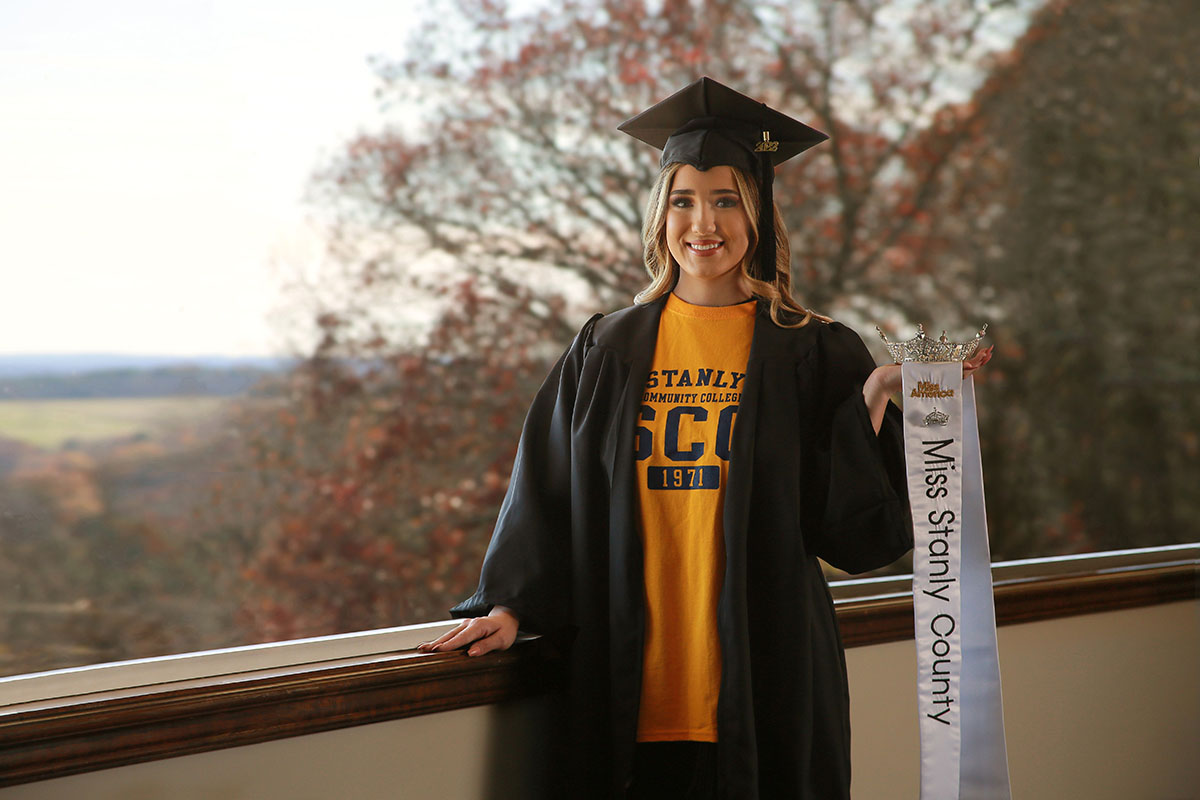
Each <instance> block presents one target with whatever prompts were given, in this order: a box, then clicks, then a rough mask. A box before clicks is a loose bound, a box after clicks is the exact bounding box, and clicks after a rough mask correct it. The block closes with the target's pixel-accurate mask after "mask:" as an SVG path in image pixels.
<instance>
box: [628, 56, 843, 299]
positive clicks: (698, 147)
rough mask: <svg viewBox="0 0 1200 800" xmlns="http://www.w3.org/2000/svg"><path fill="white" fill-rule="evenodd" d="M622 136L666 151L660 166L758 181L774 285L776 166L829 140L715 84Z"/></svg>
mask: <svg viewBox="0 0 1200 800" xmlns="http://www.w3.org/2000/svg"><path fill="white" fill-rule="evenodd" d="M617 130H620V131H622V132H624V133H627V134H629V135H630V136H632V137H634V138H635V139H639V140H641V141H643V142H645V143H646V144H649V145H653V146H654V147H658V148H660V149H662V151H663V152H662V158H661V159H660V160H659V164H660V166H663V167H665V166H667V165H668V164H676V163H680V164H690V165H692V166H693V167H695V168H696V169H699V170H707V169H709V168H711V167H719V166H730V167H738V168H739V169H742V170H745V171H746V172H748V173H749V174H750V175H752V176H754V177H756V178H757V179H758V188H759V213H758V269H757V272H758V273H759V274H758V275H756V276H755V277H757V278H759V279H761V280H766V281H770V280H773V278H774V276H775V273H774V264H775V202H774V195H773V192H772V185H773V184H774V180H775V165H776V164H781V163H783V162H784V161H787V160H788V159H789V158H791V157H792V156H794V155H797V154H798V153H802V152H804V151H805V150H807V149H808V148H810V147H812V146H813V145H816V144H820V143H821V142H823V141H825V140H826V139H828V138H829V137H828V136H827V135H826V134H824V133H821V132H820V131H818V130H816V129H815V128H810V127H809V126H807V125H805V124H804V123H803V122H800V121H798V120H794V119H792V118H791V117H789V116H787V115H786V114H781V113H780V112H778V111H776V110H775V109H773V108H770V107H768V106H767V105H766V104H765V103H760V102H759V101H757V100H755V99H754V98H751V97H747V96H746V95H744V94H742V93H741V92H736V91H734V90H733V89H730V88H729V87H728V86H724V85H722V84H720V83H717V82H716V81H714V80H713V79H712V78H709V77H703V78H700V79H699V80H697V81H695V82H693V83H690V84H688V85H687V86H685V87H684V88H682V89H680V90H679V91H678V92H676V93H675V94H673V95H671V96H670V97H668V98H667V99H666V100H663V101H661V102H659V103H656V104H655V105H653V106H651V107H650V108H648V109H646V110H645V111H643V112H642V113H640V114H638V115H637V116H635V117H632V118H630V119H627V120H625V121H624V122H622V123H621V124H620V125H619V126H617Z"/></svg>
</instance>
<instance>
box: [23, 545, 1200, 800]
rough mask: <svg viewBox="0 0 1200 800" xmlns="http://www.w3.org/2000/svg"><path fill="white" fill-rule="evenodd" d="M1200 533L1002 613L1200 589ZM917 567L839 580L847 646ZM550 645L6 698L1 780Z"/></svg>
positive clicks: (338, 714) (1030, 594)
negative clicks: (894, 575) (1189, 541)
mask: <svg viewBox="0 0 1200 800" xmlns="http://www.w3.org/2000/svg"><path fill="white" fill-rule="evenodd" d="M1198 564H1200V546H1188V547H1175V548H1157V549H1154V550H1147V551H1129V552H1124V553H1110V554H1101V555H1096V556H1089V557H1086V558H1073V559H1041V560H1033V561H1028V562H1013V563H1011V564H998V565H996V566H995V567H994V570H993V573H994V576H993V577H994V582H995V598H996V617H997V622H998V624H1000V625H1011V624H1015V623H1023V622H1032V621H1037V620H1045V619H1050V618H1055V617H1063V616H1070V615H1075V614H1088V613H1096V612H1101V611H1112V610H1117V609H1126V608H1136V607H1140V606H1147V605H1154V604H1159V603H1169V602H1177V601H1185V600H1195V599H1197V598H1198V597H1200V591H1198V585H1200V568H1198ZM906 580H907V579H905V578H898V579H884V580H879V579H876V580H870V581H848V582H846V583H844V584H842V585H840V586H835V598H836V604H837V614H838V620H839V623H840V625H841V629H842V636H843V640H844V642H845V644H846V646H847V647H859V646H864V645H870V644H877V643H881V642H889V641H896V640H901V639H906V638H910V637H911V636H912V596H911V592H907V591H905V588H904V587H905V583H906ZM558 666H559V665H558V664H557V662H556V660H555V659H554V658H553V657H552V656H551V654H550V651H549V647H548V645H546V644H545V643H543V642H542V640H540V639H537V638H536V637H523V638H522V640H521V641H518V643H517V644H516V645H514V647H513V648H512V649H510V650H508V651H506V652H503V653H495V654H491V655H489V656H486V657H483V658H469V657H467V656H465V655H464V654H463V653H461V652H455V653H444V654H418V653H416V652H415V651H414V650H404V651H401V652H392V653H384V654H371V655H359V656H354V657H349V658H337V659H332V660H328V659H327V660H322V661H317V662H309V663H297V664H291V665H287V666H279V667H272V668H269V669H255V670H252V671H246V672H239V673H234V674H222V675H212V676H208V677H200V678H193V679H190V680H184V681H174V682H168V683H158V684H153V685H147V686H130V687H126V688H118V689H109V690H105V691H99V692H90V693H87V694H80V695H73V696H68V697H58V698H53V699H45V700H29V701H26V702H21V703H17V704H12V705H8V706H0V786H8V785H14V784H20V783H26V782H30V781H37V780H45V779H48V778H54V777H60V776H65V775H71V774H76V773H81V772H88V771H91V770H97V769H103V768H108V767H114V766H119V765H124V764H133V763H138V762H143V761H150V760H154V759H161V758H168V757H172V756H179V755H185V754H190V753H199V752H205V751H210V750H217V749H221V748H226V747H235V746H238V745H246V744H252V743H257V742H264V741H269V740H274V739H282V738H286V737H289V736H298V735H302V734H308V733H315V732H318V731H326V730H332V729H336V728H344V727H349V726H354V725H363V724H367V723H372V722H380V721H384V720H391V719H399V718H402V717H412V716H417V715H421V714H430V713H434V712H438V711H447V710H450V709H456V708H463V707H467V706H476V705H484V704H489V703H496V702H501V701H505V700H512V699H516V698H520V697H525V696H529V695H531V694H535V693H538V692H542V691H545V690H546V688H547V687H548V686H552V685H553V683H554V681H555V680H556V678H557V672H558Z"/></svg>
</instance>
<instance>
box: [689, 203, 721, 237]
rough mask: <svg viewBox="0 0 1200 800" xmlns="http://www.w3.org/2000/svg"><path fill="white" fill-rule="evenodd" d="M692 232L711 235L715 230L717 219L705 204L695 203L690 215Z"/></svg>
mask: <svg viewBox="0 0 1200 800" xmlns="http://www.w3.org/2000/svg"><path fill="white" fill-rule="evenodd" d="M692 230H693V231H695V232H696V233H713V232H715V231H716V230H717V219H716V215H715V214H714V213H713V210H712V209H711V208H709V207H708V204H706V203H697V204H696V208H695V211H694V212H693V213H692Z"/></svg>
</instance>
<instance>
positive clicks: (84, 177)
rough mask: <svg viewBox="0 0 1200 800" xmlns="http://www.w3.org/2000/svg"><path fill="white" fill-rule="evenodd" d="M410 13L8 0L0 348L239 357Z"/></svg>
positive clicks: (261, 333)
mask: <svg viewBox="0 0 1200 800" xmlns="http://www.w3.org/2000/svg"><path fill="white" fill-rule="evenodd" d="M418 4H419V0H386V1H385V0H339V2H336V3H335V2H332V1H331V0H325V2H320V1H319V0H288V2H283V1H282V0H208V2H204V1H203V0H105V1H104V2H95V1H94V0H3V2H2V3H0V298H2V305H0V353H51V352H119V353H168V354H227V355H249V354H269V353H274V352H278V351H279V350H280V349H281V347H282V346H283V344H284V342H283V340H282V339H281V338H280V336H279V335H278V333H276V332H274V331H273V330H272V328H271V326H270V325H269V323H268V315H269V313H270V312H271V310H272V309H274V308H276V307H278V306H279V304H280V302H281V298H280V285H281V278H282V275H281V272H283V270H281V268H280V267H279V266H278V264H279V262H280V260H281V259H283V260H287V259H289V258H293V257H299V258H302V259H303V258H308V257H314V258H315V257H316V256H317V254H318V253H319V251H320V243H319V238H317V237H316V236H315V235H314V234H313V233H312V230H311V228H310V227H308V226H307V225H306V223H305V210H304V208H303V207H302V205H301V197H302V194H303V191H304V188H305V186H306V183H307V182H308V179H309V176H310V174H311V173H312V171H313V169H314V168H315V167H316V166H317V165H318V164H320V163H321V162H322V160H323V158H324V157H326V156H328V155H330V154H332V153H335V152H336V151H337V149H338V146H339V144H340V143H342V142H344V141H345V140H347V139H348V138H349V137H350V136H352V135H353V134H354V133H355V132H356V131H358V130H360V129H377V128H378V127H379V126H380V125H381V124H382V117H381V116H380V115H379V113H378V111H377V104H376V101H375V99H374V97H373V94H372V93H373V91H374V89H375V87H376V81H375V79H374V76H373V74H372V72H371V70H370V69H369V67H368V66H367V56H368V55H370V54H380V53H382V54H386V55H390V56H399V55H400V54H401V53H402V50H403V47H404V45H405V42H406V39H407V35H408V30H409V26H410V25H411V24H412V23H413V22H414V21H415V17H416V16H417V12H418V11H419V8H418Z"/></svg>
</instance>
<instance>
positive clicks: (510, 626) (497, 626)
mask: <svg viewBox="0 0 1200 800" xmlns="http://www.w3.org/2000/svg"><path fill="white" fill-rule="evenodd" d="M517 624H518V620H517V617H516V615H515V614H513V613H512V611H511V610H509V609H507V608H505V607H504V606H495V607H494V608H492V611H491V613H490V614H488V615H487V616H486V617H472V618H471V619H464V620H463V621H462V622H460V623H458V625H456V626H454V627H453V628H451V629H450V630H448V631H446V632H445V633H443V634H442V635H441V636H439V637H438V638H436V639H434V640H433V641H432V642H421V644H419V645H417V650H419V651H421V652H422V653H439V652H445V651H446V650H457V649H458V648H460V647H466V646H467V645H471V648H470V649H469V650H467V655H469V656H481V655H483V654H484V653H490V652H491V651H492V650H507V649H508V648H510V647H512V644H513V642H515V641H516V640H517ZM472 643H473V644H472Z"/></svg>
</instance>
